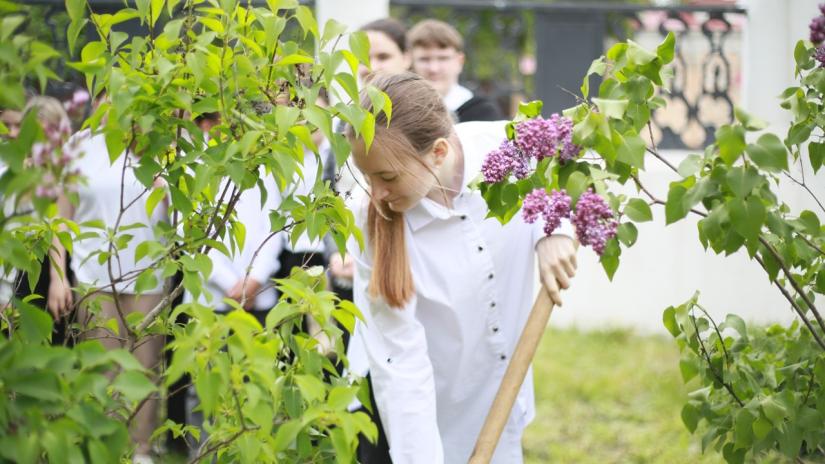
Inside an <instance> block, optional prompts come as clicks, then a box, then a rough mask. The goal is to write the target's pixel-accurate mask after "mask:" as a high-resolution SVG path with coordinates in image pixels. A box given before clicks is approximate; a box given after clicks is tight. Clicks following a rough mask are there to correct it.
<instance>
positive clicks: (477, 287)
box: [350, 122, 543, 464]
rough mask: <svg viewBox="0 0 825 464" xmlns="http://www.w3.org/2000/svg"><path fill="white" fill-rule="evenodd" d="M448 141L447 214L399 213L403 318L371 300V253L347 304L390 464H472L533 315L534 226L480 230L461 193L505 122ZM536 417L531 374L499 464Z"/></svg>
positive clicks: (537, 228)
mask: <svg viewBox="0 0 825 464" xmlns="http://www.w3.org/2000/svg"><path fill="white" fill-rule="evenodd" d="M455 130H456V132H457V134H458V136H459V139H460V141H461V145H462V147H463V152H464V182H463V184H464V185H465V187H464V188H463V189H462V191H461V193H460V194H459V195H458V196H457V197H455V199H454V204H453V209H449V208H446V207H444V206H442V205H440V204H438V203H436V202H434V201H432V200H429V199H427V198H425V199H423V200H422V201H421V202H420V203H419V204H417V205H416V206H414V207H413V208H411V209H410V210H408V211H407V212H405V213H404V217H405V220H406V227H405V240H406V248H407V253H408V256H409V262H410V266H411V270H412V275H413V284H414V287H415V295H414V298H413V299H412V301H410V302H409V303H408V304H407V305H406V307H404V308H402V309H398V308H390V307H388V305H387V304H386V303H385V302H384V301H383V299H381V298H378V299H373V298H371V297H370V296H369V295H368V291H367V286H368V284H369V280H370V273H371V271H372V270H371V254H372V253H371V251H370V250H365V251H364V252H361V251H360V250H351V251H352V252H353V254H354V256H355V262H356V273H355V286H354V292H355V293H354V299H355V303H356V305H357V306H358V307H359V308H361V311H362V312H363V314H364V317H365V323H364V324H361V323H360V322H359V325H358V329H357V332H358V335H359V336H358V337H353V342H352V346H351V348H350V353H351V359H350V361H351V365H350V367H351V371H352V372H354V373H359V372H360V370H361V369H362V367H363V366H359V358H362V356H364V355H365V356H364V357H365V358H366V360H367V361H368V367H369V370H370V373H371V377H372V383H373V389H374V393H375V399H376V403H377V407H378V411H379V413H380V416H381V421H382V422H383V425H384V431H385V433H386V434H387V439H388V442H389V446H390V454H391V456H392V459H393V462H394V463H395V464H403V463H427V464H432V463H440V462H447V463H466V462H467V460H468V458H469V457H470V454H471V452H472V450H473V446H474V445H475V441H476V438H477V436H478V433H479V431H480V430H481V426H482V424H483V422H484V419H485V417H486V415H487V412H488V411H489V409H490V405H491V404H492V402H493V399H494V397H495V395H496V392H497V390H498V387H499V384H500V383H501V379H502V377H503V375H504V371H505V369H506V368H507V363H508V362H509V359H510V355H511V354H512V352H513V350H514V348H515V345H516V343H517V341H518V338H519V336H520V334H521V330H522V328H523V326H524V323H525V321H526V320H527V316H528V315H529V312H530V309H531V307H532V299H533V298H532V297H533V295H534V274H533V273H534V269H535V264H534V258H535V251H534V246H535V244H536V242H537V241H538V240H539V239H540V238H542V237H543V232H542V230H541V224H538V223H537V224H533V225H531V224H526V223H524V222H523V221H522V220H521V215H520V214H519V215H517V216H516V217H514V218H513V219H512V220H511V221H510V222H509V223H508V224H506V225H503V226H502V225H501V224H500V223H499V222H498V220H496V219H491V218H487V206H486V203H485V202H484V199H483V198H482V197H481V194H480V193H479V192H478V191H471V190H469V189H468V188H467V187H466V184H467V183H468V182H470V181H471V180H473V179H474V178H476V177H477V175H478V173H479V172H480V168H481V163H482V161H483V159H484V156H485V155H486V154H487V153H488V152H489V151H490V150H492V149H495V148H497V147H498V146H499V145H500V144H501V141H502V140H503V139H504V138H505V131H504V122H470V123H464V124H459V125H456V126H455ZM363 216H364V215H363V214H361V221H360V223H361V224H363V223H364V222H365V221H364V220H363ZM365 233H366V231H365ZM365 243H368V242H367V239H365ZM361 350H363V351H361ZM359 352H360V353H364V354H359ZM533 415H534V405H533V385H532V372H530V373H528V377H527V379H525V382H524V385H523V386H522V389H521V392H520V393H519V396H518V399H517V401H516V404H515V405H514V407H513V411H512V413H511V415H510V419H509V421H508V423H507V427H506V429H505V431H504V433H503V434H502V438H501V441H500V442H499V446H498V448H497V450H496V454H495V456H494V459H493V460H494V462H501V463H517V462H521V459H522V456H521V432H522V430H523V429H524V427H525V426H526V425H527V424H528V423H529V422H530V420H531V419H532V417H533Z"/></svg>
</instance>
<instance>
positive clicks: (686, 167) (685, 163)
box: [677, 154, 704, 177]
mask: <svg viewBox="0 0 825 464" xmlns="http://www.w3.org/2000/svg"><path fill="white" fill-rule="evenodd" d="M703 163H704V162H703V161H702V157H701V156H700V155H697V154H693V155H688V156H687V157H685V159H683V160H682V162H681V163H679V167H678V168H677V171H678V172H679V175H680V176H682V177H690V176H692V175H695V174H696V173H698V172H699V169H701V168H702V164H703Z"/></svg>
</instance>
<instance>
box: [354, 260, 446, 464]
mask: <svg viewBox="0 0 825 464" xmlns="http://www.w3.org/2000/svg"><path fill="white" fill-rule="evenodd" d="M355 266H356V272H355V279H354V280H355V281H354V287H353V292H354V298H353V299H354V300H355V304H356V306H358V307H359V308H360V309H361V312H362V313H363V314H364V319H365V323H364V324H362V325H359V326H358V330H359V335H360V338H361V340H363V343H364V348H365V351H366V355H367V358H368V363H369V368H370V375H371V378H372V388H373V393H374V395H375V401H376V405H375V406H376V407H377V408H378V412H379V414H380V417H381V422H382V424H383V425H384V432H385V433H386V435H387V442H388V443H389V447H390V456H391V457H392V462H393V463H395V464H417V463H421V464H440V463H443V462H444V449H443V447H442V444H441V435H440V433H439V430H438V421H437V416H436V398H435V380H434V378H433V367H432V364H431V363H430V357H429V355H428V354H427V338H426V336H425V333H424V327H423V326H422V325H421V323H420V322H419V321H418V319H416V317H415V309H416V301H415V298H413V300H412V301H411V302H409V303H408V304H407V305H406V306H405V307H404V308H400V309H399V308H391V307H389V306H388V305H387V304H386V303H385V302H384V301H383V299H380V298H378V299H376V298H371V297H370V296H369V294H368V292H367V285H368V284H369V276H370V273H371V271H372V270H371V268H370V267H369V265H368V264H366V263H365V262H364V261H363V260H362V259H361V258H360V257H359V256H357V255H356V256H355Z"/></svg>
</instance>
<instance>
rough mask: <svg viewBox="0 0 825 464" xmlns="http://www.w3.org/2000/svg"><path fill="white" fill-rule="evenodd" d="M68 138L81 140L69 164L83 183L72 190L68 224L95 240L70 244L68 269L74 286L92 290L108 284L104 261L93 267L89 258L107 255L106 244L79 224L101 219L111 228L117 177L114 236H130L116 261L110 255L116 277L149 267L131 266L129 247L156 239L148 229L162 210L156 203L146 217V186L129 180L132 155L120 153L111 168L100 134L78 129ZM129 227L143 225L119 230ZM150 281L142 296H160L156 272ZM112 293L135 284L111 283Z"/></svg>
mask: <svg viewBox="0 0 825 464" xmlns="http://www.w3.org/2000/svg"><path fill="white" fill-rule="evenodd" d="M73 137H81V138H82V141H81V142H80V148H79V151H80V153H81V156H80V158H79V159H77V160H76V161H75V163H74V166H75V167H77V168H78V169H79V170H80V174H81V175H82V176H84V177H85V178H86V181H85V183H81V185H79V186H78V188H77V193H78V196H79V201H78V204H77V206H76V208H75V212H74V221H75V222H76V223H77V224H78V225H80V226H81V227H80V230H81V233H84V232H95V233H97V234H98V236H97V237H90V238H85V239H82V240H77V241H76V242H74V244H73V248H74V249H73V250H72V270H73V271H74V274H75V277H76V279H77V281H78V282H79V283H82V284H89V285H94V286H98V287H99V286H104V285H109V284H111V280H110V278H109V271H108V265H107V263H106V262H105V261H104V262H103V263H102V264H99V263H98V256H97V255H95V256H92V254H93V253H94V252H96V251H103V252H108V250H109V240H108V239H107V238H106V232H105V231H103V230H101V229H98V228H93V227H88V226H83V225H82V223H84V222H88V221H102V222H103V224H104V225H105V226H106V227H107V228H112V227H114V226H115V223H116V221H117V218H118V214H119V212H120V208H121V176H123V200H122V201H123V206H124V207H126V206H127V205H128V208H126V209H125V211H124V213H123V216H122V218H121V220H120V226H119V231H118V234H117V235H118V236H121V235H123V234H129V235H132V236H133V238H132V239H131V241H129V244H128V246H126V247H125V248H123V249H120V250H118V252H117V257H115V256H114V255H113V256H112V258H111V263H112V274H113V276H114V277H115V278H118V277H120V276H122V275H125V274H127V273H130V272H131V271H134V270H136V269H143V268H146V267H148V266H149V265H150V264H151V263H152V259H150V258H148V257H143V258H141V259H140V260H139V261H137V262H135V249H136V248H137V246H138V245H139V244H140V243H141V242H143V241H146V240H157V239H158V238H157V237H156V236H155V233H154V230H153V228H154V226H155V225H156V224H158V223H159V222H160V221H161V220H165V218H166V211H167V207H166V204H165V202H163V201H161V202H160V203H158V205H157V207H156V208H155V210H154V212H153V214H152V215H151V216H149V215H147V214H146V200H147V199H148V198H149V194H150V193H151V191H146V187H144V185H143V184H141V183H140V182H139V181H138V180H137V178H136V177H135V173H134V168H136V167H137V166H138V158H137V157H135V156H134V155H129V156H124V155H121V156H120V157H118V158H117V159H116V160H115V162H114V164H112V163H110V162H109V152H108V150H107V148H106V139H105V137H104V135H103V134H98V135H93V136H92V135H91V134H90V131H89V130H84V131H82V132H79V133H77V134H75V135H74V136H73ZM124 162H125V163H126V169H125V170H124V169H123V164H124ZM135 199H137V200H136V201H135ZM130 203H131V205H130ZM135 224H142V225H143V226H141V227H136V228H129V230H123V228H124V227H128V226H131V225H135ZM155 277H156V278H157V282H158V284H157V286H155V288H152V289H149V290H147V291H146V292H145V293H150V294H158V293H161V292H162V290H163V280H162V279H161V273H160V271H157V272H156V274H155ZM117 290H118V292H121V293H134V292H135V280H134V279H133V280H131V281H129V282H127V283H119V284H117ZM103 291H106V292H111V291H112V289H111V287H109V288H104V289H103Z"/></svg>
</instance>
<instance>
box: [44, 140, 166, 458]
mask: <svg viewBox="0 0 825 464" xmlns="http://www.w3.org/2000/svg"><path fill="white" fill-rule="evenodd" d="M68 143H69V144H74V143H79V148H78V151H79V152H80V153H82V154H83V155H82V156H81V157H80V158H79V159H78V160H76V162H75V165H74V166H73V167H75V168H77V169H78V170H79V173H80V175H81V176H82V177H84V178H85V179H86V182H85V183H81V185H79V186H78V187H77V198H78V200H77V204H75V205H71V204H70V203H69V202H68V201H62V202H61V201H59V202H58V204H59V205H64V207H63V208H61V211H60V214H61V215H62V216H63V217H66V218H67V219H71V220H73V221H75V222H76V223H77V224H79V225H80V231H81V233H83V234H85V233H87V232H91V233H94V234H96V235H95V236H89V237H86V238H83V239H81V240H76V241H75V242H74V243H73V250H72V261H71V267H72V270H73V271H74V275H75V279H76V284H77V285H82V286H89V287H92V288H100V289H101V290H100V291H99V292H97V293H96V294H95V296H94V297H93V298H89V299H88V300H86V302H85V303H84V305H83V306H81V307H80V311H79V314H80V316H79V319H80V322H81V324H86V323H88V322H90V321H91V318H92V317H96V318H97V320H98V322H97V324H98V325H101V324H102V323H103V321H106V320H110V319H114V320H116V321H117V323H118V326H119V331H118V333H117V334H115V333H113V332H112V331H111V330H109V329H104V328H102V327H101V328H97V329H94V330H89V331H87V332H86V333H85V334H82V336H83V337H84V338H87V339H97V340H100V342H101V343H102V344H103V346H104V347H106V348H108V349H115V348H128V345H127V343H126V339H125V337H124V336H123V334H125V333H126V332H125V321H124V320H122V318H121V315H120V314H119V311H118V306H119V307H120V309H121V310H122V312H123V317H126V316H127V315H128V314H130V313H132V312H141V313H144V314H146V313H148V312H149V311H150V310H151V309H152V308H154V307H155V306H157V305H158V304H159V303H160V302H161V300H162V299H163V291H164V280H163V278H162V275H161V272H160V270H157V271H156V272H155V273H154V275H155V282H156V285H155V286H154V287H152V288H148V289H146V290H144V291H143V292H142V293H141V294H140V295H137V294H136V289H135V283H136V282H135V279H134V278H132V279H128V277H129V276H132V277H135V276H136V273H135V272H134V271H137V270H141V269H146V268H147V267H148V266H149V265H150V264H151V263H152V259H151V258H149V257H146V256H144V257H142V258H141V259H139V260H136V259H135V251H136V248H137V246H138V245H139V244H140V243H142V242H144V241H147V240H153V241H154V240H157V236H156V234H155V230H154V228H155V226H156V225H158V224H159V223H160V222H161V221H165V218H166V204H165V202H163V201H161V202H160V203H159V204H158V205H157V207H156V208H155V210H154V211H153V212H152V214H151V215H150V214H149V213H148V212H147V210H146V200H147V198H148V197H149V192H148V191H147V190H146V187H145V186H144V185H143V184H142V183H141V182H140V181H139V180H138V179H137V177H136V175H135V168H137V166H138V164H139V155H137V154H135V153H134V152H132V150H129V149H127V150H126V151H125V152H124V153H122V154H120V156H119V157H118V158H117V159H116V160H115V161H114V163H112V162H110V160H109V151H108V149H107V147H106V140H105V136H104V135H103V134H92V133H91V132H90V131H89V130H88V129H86V130H84V131H81V132H79V133H77V134H75V135H74V136H73V137H72V139H70V141H69V142H68ZM121 179H122V182H121ZM158 187H160V186H158ZM160 188H162V187H160ZM118 219H119V220H120V223H119V231H118V236H122V235H123V233H124V232H123V229H124V228H127V227H128V234H129V235H131V236H132V239H131V241H129V243H128V245H127V246H126V247H123V248H120V249H117V251H116V255H115V254H114V253H113V254H112V256H111V259H109V260H106V261H104V262H103V263H100V262H99V261H98V255H99V253H100V252H108V251H109V250H110V246H109V245H110V241H109V239H108V238H107V234H106V232H105V231H103V230H101V229H99V228H96V227H95V226H93V225H91V224H92V222H93V221H94V222H97V223H102V224H103V225H104V226H105V227H107V228H112V227H114V226H115V224H116V223H117V221H118ZM84 223H85V224H84ZM110 266H111V269H110ZM62 274H63V275H66V270H65V269H64V270H63V272H62ZM112 277H113V278H114V280H113V279H112ZM121 279H123V280H121ZM113 289H115V290H116V291H117V295H116V296H115V292H114V291H113ZM116 303H117V304H116ZM90 304H91V305H95V306H99V312H97V313H94V312H93V311H90V310H89V308H90V306H89V305H90ZM162 348H163V338H162V337H160V336H151V337H145V338H143V339H141V343H140V346H138V347H137V348H135V350H134V352H133V354H134V355H135V357H136V358H137V359H138V360H139V361H140V362H141V364H142V365H143V366H144V367H146V368H147V369H152V370H154V369H156V368H157V366H158V365H159V363H160V359H161V350H162ZM158 406H159V401H158V400H157V399H149V400H147V401H146V402H144V404H143V406H142V407H141V408H140V410H139V411H138V412H137V414H136V416H135V420H134V427H133V430H132V431H131V433H132V440H133V441H134V442H135V443H136V445H137V448H136V450H135V462H151V458H150V457H149V454H150V453H151V444H150V437H151V436H152V433H153V432H154V430H155V428H156V427H157V421H158V409H159V408H158Z"/></svg>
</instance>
